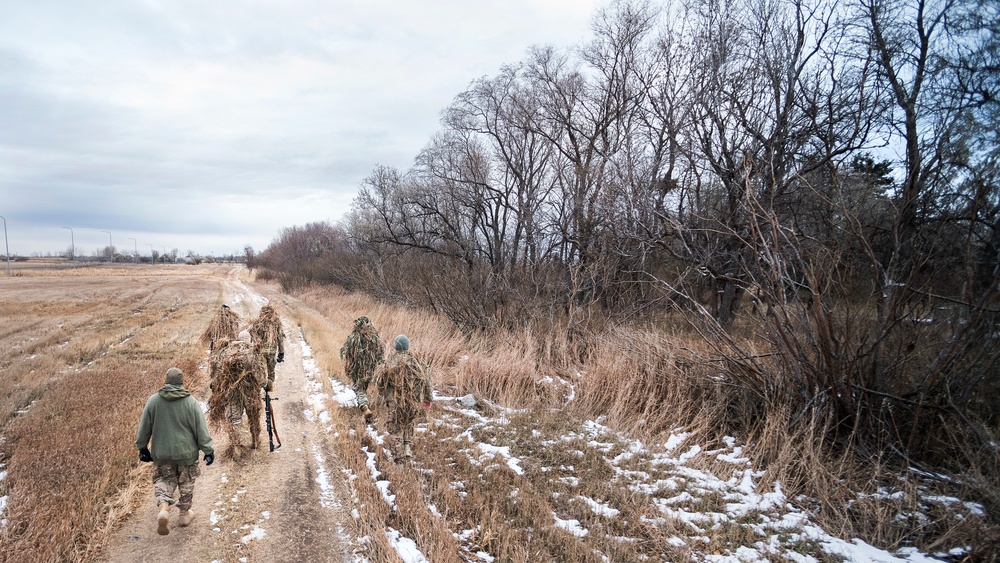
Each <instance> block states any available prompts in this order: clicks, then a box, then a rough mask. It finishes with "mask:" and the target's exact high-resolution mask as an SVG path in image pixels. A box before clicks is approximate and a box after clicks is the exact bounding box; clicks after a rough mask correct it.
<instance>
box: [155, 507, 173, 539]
mask: <svg viewBox="0 0 1000 563" xmlns="http://www.w3.org/2000/svg"><path fill="white" fill-rule="evenodd" d="M159 506H160V512H159V514H157V515H156V533H157V534H160V535H161V536H165V535H167V534H169V533H170V527H169V524H170V503H169V502H161V503H160V505H159Z"/></svg>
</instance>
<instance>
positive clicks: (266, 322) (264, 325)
mask: <svg viewBox="0 0 1000 563" xmlns="http://www.w3.org/2000/svg"><path fill="white" fill-rule="evenodd" d="M250 335H251V336H252V337H253V339H254V342H255V343H256V344H257V347H258V348H260V351H261V353H262V354H264V361H265V362H267V383H266V384H265V385H264V389H266V390H268V391H271V390H272V389H273V388H274V366H275V364H277V363H280V362H283V361H285V332H284V329H282V327H281V319H280V318H278V313H277V312H275V310H274V307H272V306H270V305H264V306H263V307H261V308H260V315H259V316H258V317H257V318H256V319H254V321H253V322H252V323H250Z"/></svg>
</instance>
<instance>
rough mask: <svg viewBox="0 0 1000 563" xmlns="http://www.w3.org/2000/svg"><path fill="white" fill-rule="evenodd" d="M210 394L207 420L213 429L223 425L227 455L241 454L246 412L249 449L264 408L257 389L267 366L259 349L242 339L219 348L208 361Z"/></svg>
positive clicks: (253, 445) (257, 438)
mask: <svg viewBox="0 0 1000 563" xmlns="http://www.w3.org/2000/svg"><path fill="white" fill-rule="evenodd" d="M211 377H212V397H211V398H210V399H209V400H208V419H209V421H210V422H211V423H212V427H213V428H214V429H216V430H218V429H220V428H222V427H225V429H226V432H227V433H228V435H229V448H228V449H227V450H226V452H225V454H226V455H227V456H228V457H230V458H238V457H240V456H241V453H242V448H243V441H242V439H241V437H240V432H239V426H241V425H242V419H243V412H244V411H246V413H247V419H248V421H249V427H250V448H252V449H256V448H257V444H258V443H259V441H260V430H261V424H260V415H261V412H262V411H263V407H262V403H261V399H260V388H261V386H262V385H263V384H264V383H265V381H266V378H267V365H266V364H265V362H264V358H263V356H261V354H260V351H259V350H258V349H257V347H256V346H254V345H253V344H252V343H251V342H249V336H247V337H246V339H245V340H233V341H231V342H228V343H227V344H225V345H221V346H220V347H219V350H218V352H217V353H216V354H215V355H214V356H213V357H212V364H211Z"/></svg>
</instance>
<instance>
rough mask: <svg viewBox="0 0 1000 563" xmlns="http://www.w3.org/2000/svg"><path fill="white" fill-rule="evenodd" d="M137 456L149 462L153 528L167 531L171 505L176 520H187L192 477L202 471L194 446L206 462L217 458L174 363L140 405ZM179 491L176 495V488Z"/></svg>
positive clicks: (196, 409)
mask: <svg viewBox="0 0 1000 563" xmlns="http://www.w3.org/2000/svg"><path fill="white" fill-rule="evenodd" d="M135 447H136V448H137V449H138V450H139V461H145V462H153V464H154V466H155V467H154V469H153V491H154V493H155V494H156V505H157V507H159V512H158V513H157V515H156V523H157V528H156V532H157V533H158V534H160V535H161V536H165V535H167V534H169V533H170V529H169V527H168V525H169V522H170V507H171V506H173V505H174V504H176V505H177V508H179V509H180V514H179V515H178V517H177V523H178V524H179V525H181V526H187V525H188V524H190V523H191V519H192V518H193V516H192V515H191V501H192V499H193V497H194V482H195V479H197V478H198V475H200V474H201V472H200V470H199V469H198V452H199V450H200V451H202V452H205V465H206V466H207V465H212V462H213V461H214V460H215V446H214V444H213V443H212V436H211V435H210V434H209V433H208V426H206V424H205V416H204V415H203V414H202V413H201V407H199V406H198V402H197V401H195V400H194V397H192V396H191V393H190V392H189V391H188V390H187V389H185V388H184V373H183V372H181V370H180V369H178V368H170V369H168V370H167V377H166V382H165V384H164V385H163V387H161V388H160V390H159V391H157V392H156V393H154V394H153V395H152V396H151V397H149V399H148V400H146V406H145V407H143V409H142V417H141V418H140V419H139V430H138V432H137V433H136V436H135ZM178 490H179V491H180V496H179V497H178V498H176V499H175V498H174V492H175V491H178Z"/></svg>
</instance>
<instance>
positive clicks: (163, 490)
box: [153, 463, 201, 511]
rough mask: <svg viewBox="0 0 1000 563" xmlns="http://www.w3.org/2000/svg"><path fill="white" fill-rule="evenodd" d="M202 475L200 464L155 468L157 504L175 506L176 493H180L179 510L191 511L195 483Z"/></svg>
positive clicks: (168, 465) (169, 465)
mask: <svg viewBox="0 0 1000 563" xmlns="http://www.w3.org/2000/svg"><path fill="white" fill-rule="evenodd" d="M199 475H201V470H199V469H198V464H194V465H177V464H174V463H163V464H160V465H157V466H155V467H154V468H153V492H154V493H155V494H156V504H161V503H166V504H174V492H175V491H178V490H179V491H180V496H179V497H177V508H179V509H181V510H182V511H184V510H190V509H191V500H192V498H193V497H194V481H195V479H197V478H198V476H199Z"/></svg>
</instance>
